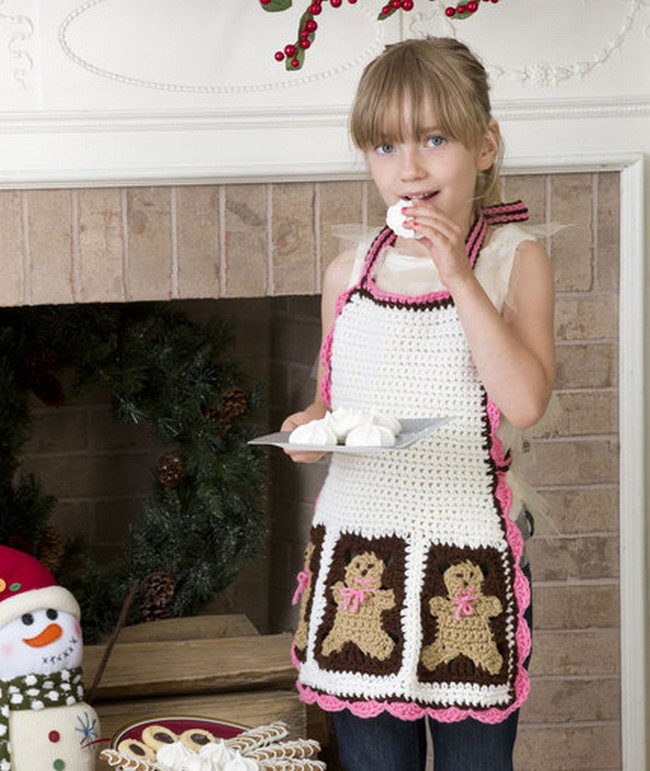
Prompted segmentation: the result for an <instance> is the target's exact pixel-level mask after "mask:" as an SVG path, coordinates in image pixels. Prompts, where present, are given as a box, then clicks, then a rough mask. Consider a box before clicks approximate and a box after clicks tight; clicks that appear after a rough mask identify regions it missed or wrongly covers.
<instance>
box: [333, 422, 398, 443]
mask: <svg viewBox="0 0 650 771" xmlns="http://www.w3.org/2000/svg"><path fill="white" fill-rule="evenodd" d="M345 444H346V446H348V447H392V446H393V445H394V444H395V434H394V433H393V432H392V431H391V430H390V428H387V427H386V426H379V425H377V424H376V423H366V425H364V426H359V427H358V428H354V429H352V431H350V433H349V434H348V435H347V438H346V440H345Z"/></svg>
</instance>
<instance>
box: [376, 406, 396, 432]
mask: <svg viewBox="0 0 650 771" xmlns="http://www.w3.org/2000/svg"><path fill="white" fill-rule="evenodd" d="M372 422H373V423H376V424H377V425H378V426H386V428H389V429H390V430H391V431H392V432H393V433H394V434H395V436H397V435H398V434H401V433H402V424H401V423H400V422H399V420H398V419H397V418H394V417H392V415H386V414H385V413H383V412H376V411H375V410H373V411H372Z"/></svg>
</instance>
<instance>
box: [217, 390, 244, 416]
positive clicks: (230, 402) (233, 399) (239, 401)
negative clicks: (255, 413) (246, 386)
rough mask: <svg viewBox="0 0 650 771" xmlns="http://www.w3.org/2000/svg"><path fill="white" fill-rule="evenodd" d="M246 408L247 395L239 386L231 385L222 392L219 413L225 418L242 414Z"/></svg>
mask: <svg viewBox="0 0 650 771" xmlns="http://www.w3.org/2000/svg"><path fill="white" fill-rule="evenodd" d="M247 409H248V397H247V396H246V392H245V391H244V390H242V389H241V388H237V387H236V386H233V387H232V388H228V389H226V390H225V391H224V392H223V407H222V409H221V415H222V417H223V418H224V419H225V420H228V419H229V418H236V417H238V416H239V415H243V414H244V413H245V412H246V410H247Z"/></svg>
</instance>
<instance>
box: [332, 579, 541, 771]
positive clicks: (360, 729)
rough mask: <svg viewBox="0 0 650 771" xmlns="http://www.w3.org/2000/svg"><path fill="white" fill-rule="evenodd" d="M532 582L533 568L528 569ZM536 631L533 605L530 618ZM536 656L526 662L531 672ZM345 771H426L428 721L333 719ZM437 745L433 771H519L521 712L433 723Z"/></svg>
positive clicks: (344, 715)
mask: <svg viewBox="0 0 650 771" xmlns="http://www.w3.org/2000/svg"><path fill="white" fill-rule="evenodd" d="M523 572H524V574H525V575H526V578H528V580H529V582H530V580H531V579H530V568H529V567H528V566H526V567H524V568H523ZM525 618H526V620H527V621H528V623H529V625H530V627H531V628H532V625H533V624H532V621H533V612H532V602H531V604H530V605H529V607H528V609H527V610H526V613H525ZM529 662H530V656H529V657H528V660H527V661H526V662H525V666H526V667H528V664H529ZM331 719H332V723H333V725H334V730H335V732H336V736H337V739H338V745H339V755H340V759H341V763H342V764H343V768H344V769H345V771H424V768H425V765H426V758H427V746H426V724H425V720H426V718H422V719H420V720H413V721H411V720H400V719H399V718H396V717H393V716H392V715H390V714H389V713H387V712H383V713H381V714H380V715H378V716H377V717H374V718H360V717H355V715H353V714H352V713H351V712H350V711H349V710H347V709H344V710H342V711H341V712H333V713H332V714H331ZM428 721H429V730H430V731H431V738H432V741H433V771H513V764H512V755H513V750H514V746H515V739H516V738H517V724H518V722H519V710H517V711H515V712H513V713H512V714H511V715H510V716H509V717H508V718H506V720H504V721H503V722H501V723H495V724H486V723H481V722H479V721H478V720H472V719H467V720H461V721H459V722H457V723H440V722H438V721H436V720H431V719H428Z"/></svg>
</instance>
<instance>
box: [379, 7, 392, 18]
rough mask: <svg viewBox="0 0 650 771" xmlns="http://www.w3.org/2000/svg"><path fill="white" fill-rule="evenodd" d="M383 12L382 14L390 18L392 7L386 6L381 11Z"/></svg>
mask: <svg viewBox="0 0 650 771" xmlns="http://www.w3.org/2000/svg"><path fill="white" fill-rule="evenodd" d="M381 12H382V14H383V15H384V16H388V14H389V13H390V5H385V6H384V7H383V8H382V9H381Z"/></svg>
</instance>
